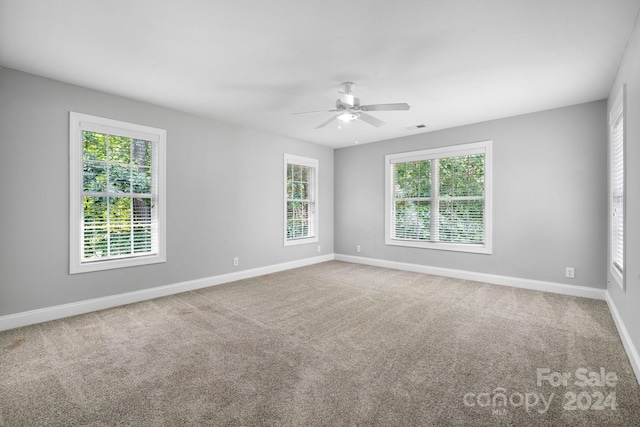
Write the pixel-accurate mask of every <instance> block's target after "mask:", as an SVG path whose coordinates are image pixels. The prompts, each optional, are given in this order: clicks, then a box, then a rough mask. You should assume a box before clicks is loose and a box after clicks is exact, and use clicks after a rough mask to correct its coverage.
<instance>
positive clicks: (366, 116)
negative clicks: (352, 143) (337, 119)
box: [358, 113, 385, 128]
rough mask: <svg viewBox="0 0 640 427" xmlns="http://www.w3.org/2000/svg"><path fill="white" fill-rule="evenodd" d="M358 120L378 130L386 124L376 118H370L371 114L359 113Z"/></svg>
mask: <svg viewBox="0 0 640 427" xmlns="http://www.w3.org/2000/svg"><path fill="white" fill-rule="evenodd" d="M358 118H359V119H361V120H363V121H365V122H367V123H369V124H370V125H372V126H375V127H377V128H379V127H382V126H384V125H385V122H383V121H382V120H380V119H376V118H375V117H373V116H370V115H369V114H365V113H359V114H358Z"/></svg>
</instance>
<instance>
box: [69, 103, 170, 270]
mask: <svg viewBox="0 0 640 427" xmlns="http://www.w3.org/2000/svg"><path fill="white" fill-rule="evenodd" d="M165 139H166V132H165V131H164V130H163V129H157V128H151V127H148V126H141V125H136V124H132V123H126V122H120V121H115V120H110V119H104V118H101V117H95V116H89V115H86V114H79V113H73V112H72V113H70V159H71V162H70V165H71V169H70V176H71V183H70V188H71V219H70V221H71V240H70V241H71V248H70V254H71V257H70V272H71V273H81V272H87V271H97V270H105V269H112V268H121V267H130V266H135V265H143V264H150V263H157V262H164V261H165V250H164V204H165V201H164V196H163V195H164V153H165V149H164V146H165Z"/></svg>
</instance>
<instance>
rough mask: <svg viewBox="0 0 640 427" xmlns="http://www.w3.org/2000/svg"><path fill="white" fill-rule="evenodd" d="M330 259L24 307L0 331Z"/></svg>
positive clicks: (0, 320) (0, 322)
mask: <svg viewBox="0 0 640 427" xmlns="http://www.w3.org/2000/svg"><path fill="white" fill-rule="evenodd" d="M333 259H334V255H333V254H329V255H323V256H318V257H313V258H305V259H301V260H298V261H291V262H286V263H282V264H275V265H269V266H266V267H258V268H252V269H249V270H242V271H238V272H237V273H235V272H234V273H228V274H221V275H219V276H211V277H205V278H202V279H196V280H189V281H187V282H181V283H174V284H171V285H165V286H158V287H155V288H150V289H143V290H140V291H135V292H127V293H124V294H117V295H110V296H106V297H102V298H94V299H90V300H85V301H78V302H73V303H69V304H62V305H57V306H53V307H46V308H41V309H37V310H31V311H25V312H22V313H16V314H9V315H6V316H0V331H4V330H7V329H13V328H19V327H21V326H27V325H33V324H35V323H42V322H48V321H50V320H56V319H62V318H64V317H70V316H76V315H78V314H84V313H89V312H92V311H97V310H104V309H106V308H112V307H117V306H120V305H125V304H131V303H134V302H139V301H145V300H149V299H153V298H158V297H164V296H167V295H173V294H178V293H181V292H187V291H193V290H196V289H201V288H206V287H209V286H215V285H220V284H222V283H228V282H234V281H236V280H242V279H249V278H251V277H257V276H262V275H265V274H271V273H277V272H279V271H284V270H290V269H292V268H298V267H305V266H307V265H312V264H318V263H321V262H325V261H331V260H333Z"/></svg>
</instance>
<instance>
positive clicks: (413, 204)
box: [390, 152, 485, 244]
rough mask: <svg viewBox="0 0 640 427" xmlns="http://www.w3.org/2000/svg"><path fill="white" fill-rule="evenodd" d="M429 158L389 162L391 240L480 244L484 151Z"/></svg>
mask: <svg viewBox="0 0 640 427" xmlns="http://www.w3.org/2000/svg"><path fill="white" fill-rule="evenodd" d="M430 157H431V158H425V159H418V158H412V159H411V161H408V162H402V161H401V160H396V161H392V163H391V180H392V182H391V184H392V185H391V188H392V191H393V194H392V200H393V203H392V206H391V209H392V212H391V217H390V219H391V224H390V225H391V238H393V239H401V240H413V241H430V242H447V243H460V244H466V243H468V244H482V243H484V240H485V155H484V153H483V152H473V153H472V154H465V155H458V156H453V157H434V156H430Z"/></svg>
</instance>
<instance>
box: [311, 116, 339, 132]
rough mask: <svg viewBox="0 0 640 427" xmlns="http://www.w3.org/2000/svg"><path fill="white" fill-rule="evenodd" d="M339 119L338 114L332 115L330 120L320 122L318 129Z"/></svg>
mask: <svg viewBox="0 0 640 427" xmlns="http://www.w3.org/2000/svg"><path fill="white" fill-rule="evenodd" d="M337 119H338V116H333V117H331V118H330V119H329V120H327V121H326V122H322V123H320V124H319V125H318V126H316V129H320V128H323V127H325V126H326V125H328V124H329V123H331V122H332V121H334V120H337Z"/></svg>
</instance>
